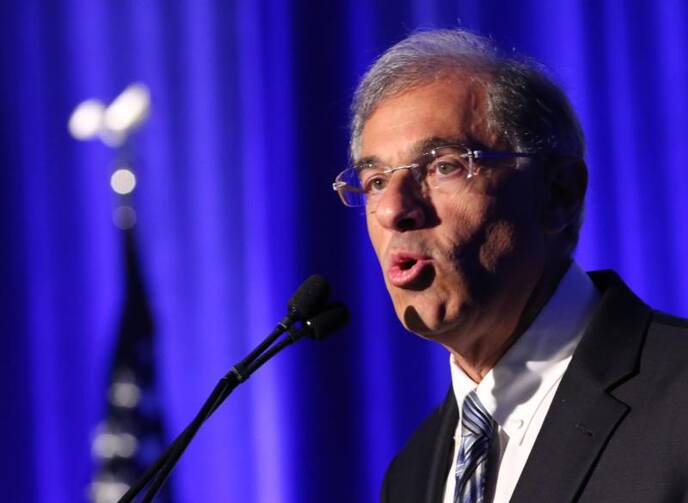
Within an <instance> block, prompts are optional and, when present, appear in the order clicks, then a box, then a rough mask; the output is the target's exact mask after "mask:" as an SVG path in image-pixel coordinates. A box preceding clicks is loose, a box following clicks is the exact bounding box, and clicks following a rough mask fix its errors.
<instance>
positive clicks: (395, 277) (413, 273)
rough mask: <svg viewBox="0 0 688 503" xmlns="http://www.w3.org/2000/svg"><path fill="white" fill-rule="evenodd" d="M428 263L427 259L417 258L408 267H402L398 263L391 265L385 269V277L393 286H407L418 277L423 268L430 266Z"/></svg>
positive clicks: (429, 262)
mask: <svg viewBox="0 0 688 503" xmlns="http://www.w3.org/2000/svg"><path fill="white" fill-rule="evenodd" d="M430 265H431V261H430V260H427V259H424V260H417V261H416V263H415V264H413V266H411V267H409V268H408V269H402V268H401V266H400V265H393V266H392V267H390V268H389V269H388V270H387V277H388V278H389V282H390V283H391V284H392V285H393V286H396V287H399V288H404V287H409V286H412V285H413V283H414V282H415V281H416V280H417V279H418V278H419V277H420V275H421V274H422V273H423V271H424V270H425V268H426V267H430Z"/></svg>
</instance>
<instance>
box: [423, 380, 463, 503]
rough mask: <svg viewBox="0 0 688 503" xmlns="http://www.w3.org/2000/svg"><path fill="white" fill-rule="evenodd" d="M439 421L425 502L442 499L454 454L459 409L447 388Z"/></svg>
mask: <svg viewBox="0 0 688 503" xmlns="http://www.w3.org/2000/svg"><path fill="white" fill-rule="evenodd" d="M441 418H442V419H441V421H440V425H439V429H438V432H437V435H436V436H435V439H434V445H433V449H432V451H431V452H432V457H431V459H430V472H429V477H428V485H427V491H426V495H425V500H424V501H425V502H427V503H436V502H437V501H442V498H443V497H444V485H445V482H446V480H447V473H449V467H450V466H451V462H452V459H451V458H452V454H453V452H454V432H455V430H456V424H457V423H458V422H459V409H458V407H457V405H456V398H454V391H453V390H452V388H451V387H450V388H449V393H447V397H446V398H445V399H444V402H442V414H441Z"/></svg>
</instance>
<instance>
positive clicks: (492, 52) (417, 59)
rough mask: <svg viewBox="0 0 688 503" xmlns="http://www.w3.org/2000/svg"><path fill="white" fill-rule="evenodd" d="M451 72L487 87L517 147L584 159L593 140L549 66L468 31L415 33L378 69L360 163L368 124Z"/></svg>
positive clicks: (357, 124) (365, 102) (365, 110)
mask: <svg viewBox="0 0 688 503" xmlns="http://www.w3.org/2000/svg"><path fill="white" fill-rule="evenodd" d="M450 73H460V74H464V75H469V76H471V77H472V78H475V79H479V80H482V81H484V83H485V87H486V90H487V100H488V110H489V112H488V113H489V114H490V117H488V123H489V127H490V128H491V129H492V131H494V132H496V133H497V134H498V136H499V137H500V139H503V140H505V141H506V143H507V144H508V146H509V148H511V149H513V150H515V151H519V152H531V153H539V154H556V155H566V156H571V157H575V158H579V159H583V156H584V154H585V140H584V137H583V131H582V129H581V126H580V123H579V121H578V118H577V117H576V114H575V112H574V111H573V108H572V106H571V104H570V102H569V100H568V98H567V97H566V95H565V94H564V92H563V91H562V90H561V89H560V88H559V86H558V85H556V84H555V83H554V82H553V80H552V79H551V78H550V77H549V76H548V75H547V72H546V71H545V69H544V67H543V66H542V65H539V64H538V63H536V62H534V61H532V60H528V59H525V58H520V57H516V56H511V57H508V56H503V55H501V54H500V53H499V51H498V50H497V48H496V46H495V45H494V43H493V42H492V41H491V40H490V39H488V38H486V37H482V36H479V35H476V34H474V33H471V32H469V31H466V30H462V29H453V30H433V31H419V32H416V33H413V34H411V35H410V36H409V37H407V38H406V39H404V40H402V41H401V42H399V43H397V44H396V45H394V46H393V47H391V48H390V49H388V50H387V51H386V52H385V53H384V54H383V55H382V56H380V58H379V59H378V60H377V61H376V62H375V63H374V64H373V66H372V67H371V68H370V69H369V70H368V72H367V73H366V74H365V76H364V77H363V79H362V80H361V83H360V84H359V86H358V88H357V90H356V93H355V94H354V99H353V103H352V106H351V111H352V119H351V142H350V153H351V157H352V159H356V158H357V156H358V153H359V151H360V142H361V133H362V130H363V126H364V125H365V122H366V121H367V120H368V118H370V116H371V115H372V113H373V112H374V111H375V108H376V106H377V105H378V104H379V103H380V102H381V101H382V100H384V99H385V98H388V97H391V96H394V95H396V94H399V93H401V92H403V91H405V90H408V89H411V88H413V87H416V86H419V85H423V84H426V83H429V82H431V81H433V80H435V79H437V78H438V77H441V76H443V75H445V74H450ZM581 223H582V211H581V216H580V217H579V219H578V222H577V223H576V225H575V226H574V227H575V228H574V229H571V231H572V232H573V236H572V238H573V244H574V245H575V242H576V241H577V238H578V230H579V228H580V224H581Z"/></svg>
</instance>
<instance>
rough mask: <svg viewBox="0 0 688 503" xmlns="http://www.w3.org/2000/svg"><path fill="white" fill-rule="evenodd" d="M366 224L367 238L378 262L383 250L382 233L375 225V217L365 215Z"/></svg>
mask: <svg viewBox="0 0 688 503" xmlns="http://www.w3.org/2000/svg"><path fill="white" fill-rule="evenodd" d="M366 222H367V227H368V238H369V239H370V243H371V245H372V246H373V250H375V255H376V256H377V259H378V261H380V260H381V259H382V252H383V248H384V242H383V241H384V233H383V232H382V228H381V227H380V226H379V225H376V223H375V215H372V214H367V215H366Z"/></svg>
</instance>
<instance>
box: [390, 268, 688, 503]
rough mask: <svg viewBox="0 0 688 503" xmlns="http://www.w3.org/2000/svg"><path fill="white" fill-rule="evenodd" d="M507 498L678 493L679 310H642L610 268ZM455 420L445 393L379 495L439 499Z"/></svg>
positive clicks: (683, 448)
mask: <svg viewBox="0 0 688 503" xmlns="http://www.w3.org/2000/svg"><path fill="white" fill-rule="evenodd" d="M591 277H592V279H593V281H594V282H595V285H596V287H597V289H598V290H599V291H600V292H601V293H602V300H601V303H600V306H599V307H598V309H597V311H596V312H595V314H594V316H593V319H592V321H591V323H590V325H589V326H588V328H587V329H586V331H585V334H584V335H583V338H582V339H581V342H580V344H579V345H578V348H577V349H576V351H575V353H574V355H573V359H572V360H571V363H570V365H569V367H568V369H567V370H566V373H565V374H564V377H563V379H562V381H561V384H560V385H559V388H558V390H557V392H556V394H555V397H554V400H553V402H552V405H551V407H550V409H549V412H548V413H547V416H546V418H545V422H544V423H543V425H542V429H541V430H540V433H539V435H538V437H537V439H536V441H535V445H534V446H533V450H532V451H531V453H530V457H529V458H528V461H527V462H526V465H525V467H524V469H523V473H522V474H521V477H520V479H519V482H518V484H517V486H516V489H515V491H514V494H513V497H512V499H511V501H512V502H514V503H534V502H547V503H559V502H573V501H576V502H591V503H593V502H594V503H612V502H614V503H633V502H642V503H649V502H653V503H654V502H671V503H674V502H688V320H681V319H678V318H674V317H671V316H668V315H665V314H661V313H658V312H656V311H653V310H651V309H650V308H649V307H648V306H647V305H645V304H644V303H643V302H642V301H641V300H640V299H638V298H637V297H636V296H635V295H634V294H633V293H632V292H631V291H630V290H629V289H628V288H627V287H626V285H625V284H624V283H623V282H622V281H621V280H620V279H619V277H618V276H616V274H614V273H613V272H610V271H602V272H597V273H592V274H591ZM457 421H458V410H457V406H456V401H455V399H454V395H453V393H452V392H451V390H450V391H449V393H448V394H447V397H446V398H445V400H444V402H443V403H442V404H441V405H440V406H439V407H438V408H437V409H436V410H435V411H434V412H433V413H432V414H431V415H430V416H429V417H428V418H427V419H426V420H425V421H424V422H423V423H422V424H421V426H420V427H419V428H418V429H417V430H416V432H415V433H414V434H413V436H412V437H411V439H410V440H409V442H408V443H407V444H406V446H405V447H404V448H403V449H402V451H401V452H400V453H399V454H398V455H397V456H396V457H395V458H394V460H393V461H392V463H391V464H390V466H389V468H388V470H387V474H386V476H385V481H384V485H383V488H382V501H383V502H385V503H403V502H409V503H411V502H412V503H424V502H427V503H435V502H440V501H442V497H443V492H444V482H445V480H446V477H447V473H448V471H449V467H450V464H451V456H452V452H453V439H452V437H453V434H454V429H455V427H456V423H457Z"/></svg>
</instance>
